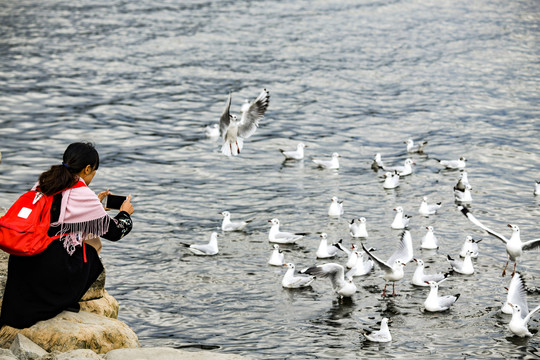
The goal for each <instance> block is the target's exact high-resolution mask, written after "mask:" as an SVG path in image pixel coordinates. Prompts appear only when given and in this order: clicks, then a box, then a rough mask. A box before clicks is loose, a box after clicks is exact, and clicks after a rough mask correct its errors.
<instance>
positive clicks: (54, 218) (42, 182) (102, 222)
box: [0, 142, 134, 329]
mask: <svg viewBox="0 0 540 360" xmlns="http://www.w3.org/2000/svg"><path fill="white" fill-rule="evenodd" d="M98 167H99V155H98V152H97V150H96V149H95V147H94V146H93V145H92V144H90V143H81V142H78V143H73V144H70V145H69V146H68V147H67V149H66V150H65V152H64V156H63V161H62V163H61V164H59V165H53V166H52V167H51V168H50V169H49V170H47V171H45V172H44V173H42V174H41V175H40V177H39V180H38V182H37V183H36V185H34V188H36V189H38V190H39V191H40V192H42V193H43V194H45V195H48V196H51V195H54V196H53V202H52V206H51V210H50V212H51V225H50V227H49V231H48V235H49V236H51V237H52V236H55V235H61V236H60V238H58V239H56V240H53V241H52V242H51V243H50V244H49V246H48V247H47V248H46V249H45V250H44V251H42V252H41V253H39V254H37V255H32V256H17V255H10V256H9V262H8V277H7V283H6V287H5V290H4V297H3V300H2V308H1V313H0V327H1V326H4V325H8V326H11V327H14V328H19V329H21V328H26V327H30V326H32V325H34V324H35V323H36V322H38V321H41V320H47V319H50V318H53V317H55V316H56V315H57V314H59V313H61V312H62V311H64V310H70V311H75V312H78V311H79V303H78V302H79V300H80V299H81V297H82V296H83V295H84V294H85V293H86V291H87V290H88V289H89V288H90V286H91V285H92V283H93V282H94V281H95V280H96V279H97V278H98V276H99V274H100V273H101V272H102V271H103V264H102V263H101V260H100V258H99V256H98V254H99V252H100V251H101V239H100V237H103V238H105V239H107V240H112V241H117V240H120V239H121V238H123V237H124V236H125V235H127V234H128V233H129V232H130V231H131V229H132V226H133V224H132V220H131V214H132V213H133V211H134V209H133V205H132V204H131V196H128V198H127V199H126V200H125V201H124V202H123V204H122V205H121V206H120V211H119V213H118V214H117V215H116V216H115V217H111V216H109V214H107V212H106V211H105V209H104V208H103V205H102V204H101V201H102V200H103V199H104V198H105V197H106V196H107V195H108V194H109V191H108V190H107V191H104V192H101V193H99V194H98V195H96V194H95V193H94V192H93V191H92V190H90V189H89V188H88V185H90V183H91V182H92V179H93V178H94V176H95V175H96V171H97V170H98ZM87 245H89V246H87Z"/></svg>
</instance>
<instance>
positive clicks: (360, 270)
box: [345, 250, 374, 277]
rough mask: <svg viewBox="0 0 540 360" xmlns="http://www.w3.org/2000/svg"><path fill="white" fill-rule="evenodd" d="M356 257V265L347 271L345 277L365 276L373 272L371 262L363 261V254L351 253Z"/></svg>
mask: <svg viewBox="0 0 540 360" xmlns="http://www.w3.org/2000/svg"><path fill="white" fill-rule="evenodd" d="M353 254H355V257H356V263H355V264H354V265H353V266H352V267H351V270H349V271H347V273H346V274H345V277H355V276H364V275H367V274H369V273H370V272H371V270H373V265H374V263H373V260H371V258H368V259H367V260H366V261H364V254H363V253H362V252H360V251H357V250H355V251H353Z"/></svg>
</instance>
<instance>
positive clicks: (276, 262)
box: [268, 244, 285, 266]
mask: <svg viewBox="0 0 540 360" xmlns="http://www.w3.org/2000/svg"><path fill="white" fill-rule="evenodd" d="M284 260H285V254H283V251H281V249H280V248H279V245H278V244H274V250H272V255H270V259H268V265H273V266H283V262H284Z"/></svg>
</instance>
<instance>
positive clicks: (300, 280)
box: [281, 263, 315, 289]
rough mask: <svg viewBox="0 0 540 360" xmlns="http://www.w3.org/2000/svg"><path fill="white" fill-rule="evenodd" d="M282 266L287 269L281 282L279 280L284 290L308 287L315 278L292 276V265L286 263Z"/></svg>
mask: <svg viewBox="0 0 540 360" xmlns="http://www.w3.org/2000/svg"><path fill="white" fill-rule="evenodd" d="M283 266H285V267H287V268H288V269H287V272H285V275H283V280H281V286H283V287H284V288H289V289H298V288H303V287H307V286H310V285H311V283H312V282H313V280H315V277H313V276H305V275H304V276H299V275H294V269H295V267H294V264H291V263H288V264H283Z"/></svg>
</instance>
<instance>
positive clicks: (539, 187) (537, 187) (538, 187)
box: [533, 180, 540, 195]
mask: <svg viewBox="0 0 540 360" xmlns="http://www.w3.org/2000/svg"><path fill="white" fill-rule="evenodd" d="M533 193H534V195H540V181H538V180H537V181H536V182H535V183H534V192H533Z"/></svg>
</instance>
